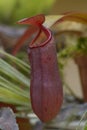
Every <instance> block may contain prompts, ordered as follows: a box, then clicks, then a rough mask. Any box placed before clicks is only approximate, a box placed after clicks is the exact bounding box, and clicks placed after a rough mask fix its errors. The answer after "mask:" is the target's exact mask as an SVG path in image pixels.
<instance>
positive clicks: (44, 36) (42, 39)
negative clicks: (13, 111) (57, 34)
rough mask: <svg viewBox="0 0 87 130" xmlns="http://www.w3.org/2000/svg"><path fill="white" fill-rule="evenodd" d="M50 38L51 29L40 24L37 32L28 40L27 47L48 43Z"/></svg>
mask: <svg viewBox="0 0 87 130" xmlns="http://www.w3.org/2000/svg"><path fill="white" fill-rule="evenodd" d="M51 39H52V33H51V31H50V30H49V29H47V28H45V27H44V26H42V25H41V27H40V28H38V33H37V34H36V36H35V38H34V39H33V40H32V41H31V42H30V44H29V48H36V47H42V46H44V45H45V44H47V43H49V42H50V40H51Z"/></svg>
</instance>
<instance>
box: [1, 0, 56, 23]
mask: <svg viewBox="0 0 87 130" xmlns="http://www.w3.org/2000/svg"><path fill="white" fill-rule="evenodd" d="M54 2H55V0H44V1H41V0H0V23H7V24H11V23H15V22H16V21H17V20H19V19H22V18H25V17H30V16H32V15H36V14H40V13H44V14H46V13H47V12H48V11H49V9H50V8H51V6H52V5H53V3H54Z"/></svg>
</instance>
